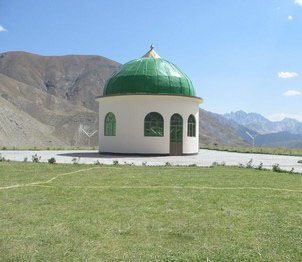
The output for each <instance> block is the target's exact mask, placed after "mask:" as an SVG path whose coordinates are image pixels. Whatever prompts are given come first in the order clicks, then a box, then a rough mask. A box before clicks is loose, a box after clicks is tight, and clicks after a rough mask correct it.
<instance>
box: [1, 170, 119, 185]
mask: <svg viewBox="0 0 302 262" xmlns="http://www.w3.org/2000/svg"><path fill="white" fill-rule="evenodd" d="M96 168H115V169H121V168H119V167H91V168H85V169H79V170H76V171H71V172H67V173H62V174H58V175H56V176H54V177H52V178H50V179H48V180H46V181H37V182H32V183H28V184H17V185H11V186H5V187H0V190H4V189H12V188H18V187H27V186H38V185H44V184H48V183H50V182H52V181H54V180H55V179H57V178H59V177H62V176H66V175H72V174H76V173H80V172H84V171H89V170H92V169H96Z"/></svg>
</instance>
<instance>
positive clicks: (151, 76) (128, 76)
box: [103, 47, 196, 96]
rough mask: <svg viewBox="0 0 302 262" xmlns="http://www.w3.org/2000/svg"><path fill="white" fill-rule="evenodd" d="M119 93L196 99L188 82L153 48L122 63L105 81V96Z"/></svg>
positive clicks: (184, 76) (191, 85) (186, 78)
mask: <svg viewBox="0 0 302 262" xmlns="http://www.w3.org/2000/svg"><path fill="white" fill-rule="evenodd" d="M150 52H154V53H150ZM121 94H122V95H123V94H124V95H125V94H169V95H183V96H196V93H195V90H194V87H193V84H192V82H191V80H190V79H189V78H188V77H187V76H186V75H185V74H184V73H182V72H181V71H180V70H179V69H178V68H177V67H176V66H175V65H174V64H172V63H170V62H168V61H166V60H164V59H162V58H159V56H158V55H157V54H156V53H155V51H153V48H152V47H151V50H150V51H149V52H148V53H147V54H146V55H145V56H144V57H142V58H139V59H136V60H132V61H130V62H128V63H126V64H124V65H123V66H122V67H121V69H120V70H119V71H117V72H116V73H115V74H113V76H112V77H111V78H109V79H108V81H107V82H106V84H105V88H104V92H103V95H104V96H109V95H121Z"/></svg>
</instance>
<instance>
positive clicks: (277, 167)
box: [273, 164, 282, 173]
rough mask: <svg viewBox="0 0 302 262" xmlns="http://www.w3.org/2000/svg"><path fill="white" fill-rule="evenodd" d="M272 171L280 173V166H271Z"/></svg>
mask: <svg viewBox="0 0 302 262" xmlns="http://www.w3.org/2000/svg"><path fill="white" fill-rule="evenodd" d="M273 171H274V172H278V173H280V172H281V171H282V170H281V168H280V165H279V164H274V165H273Z"/></svg>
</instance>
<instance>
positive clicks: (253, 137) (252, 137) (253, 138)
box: [245, 131, 258, 147]
mask: <svg viewBox="0 0 302 262" xmlns="http://www.w3.org/2000/svg"><path fill="white" fill-rule="evenodd" d="M245 133H246V134H247V135H248V136H249V137H250V138H251V139H252V140H253V147H255V138H256V137H257V136H258V134H256V135H254V136H253V135H251V134H250V133H249V132H248V131H245Z"/></svg>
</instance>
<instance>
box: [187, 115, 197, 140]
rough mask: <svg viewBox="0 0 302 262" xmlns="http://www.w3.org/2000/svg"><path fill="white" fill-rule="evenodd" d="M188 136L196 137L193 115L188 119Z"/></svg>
mask: <svg viewBox="0 0 302 262" xmlns="http://www.w3.org/2000/svg"><path fill="white" fill-rule="evenodd" d="M188 136H192V137H195V136H196V121H195V117H194V116H193V115H190V116H189V119H188Z"/></svg>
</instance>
